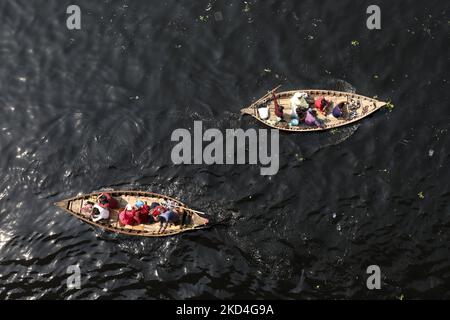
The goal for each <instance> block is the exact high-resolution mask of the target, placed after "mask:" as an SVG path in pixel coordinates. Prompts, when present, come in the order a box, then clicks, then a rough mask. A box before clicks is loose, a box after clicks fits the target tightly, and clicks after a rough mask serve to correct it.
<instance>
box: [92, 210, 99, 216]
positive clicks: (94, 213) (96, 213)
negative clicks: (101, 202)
mask: <svg viewBox="0 0 450 320" xmlns="http://www.w3.org/2000/svg"><path fill="white" fill-rule="evenodd" d="M92 214H93V215H94V216H97V215H99V214H100V210H98V208H94V209H92Z"/></svg>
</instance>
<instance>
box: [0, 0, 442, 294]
mask: <svg viewBox="0 0 450 320" xmlns="http://www.w3.org/2000/svg"><path fill="white" fill-rule="evenodd" d="M70 4H77V5H79V6H80V8H81V30H68V29H67V27H66V18H67V17H68V15H67V14H66V9H67V7H68V6H69V5H70ZM371 4H377V5H379V6H380V8H381V30H369V29H368V28H367V27H366V19H367V18H368V16H369V15H368V14H367V13H366V8H367V7H368V6H369V5H371ZM447 4H448V2H446V1H439V2H438V1H423V2H421V4H420V3H419V4H415V3H414V2H411V1H385V2H382V1H373V2H372V1H264V2H263V1H260V2H257V1H246V2H245V1H233V2H230V1H227V2H225V1H87V0H77V1H56V0H54V1H26V0H21V1H12V0H11V1H6V0H1V1H0V58H1V65H0V84H1V86H0V92H1V94H0V111H1V116H0V151H1V157H0V170H1V176H0V259H1V260H0V298H1V299H96V298H107V299H142V298H145V299H204V298H205V299H210V298H220V299H241V298H252V299H253V298H258V299H269V298H274V299H356V298H363V299H371V298H376V299H416V298H437V299H441V298H446V299H449V298H450V282H449V281H450V260H449V258H450V252H449V243H450V242H449V241H450V238H449V231H450V201H449V198H450V185H449V183H450V171H449V169H450V161H449V160H450V155H449V152H450V145H449V142H450V139H449V129H450V109H449V108H450V106H449V81H450V79H449V75H448V72H449V66H450V63H449V62H450V61H449V29H450V14H449V10H448V8H447ZM278 84H282V85H283V87H282V89H285V90H291V89H296V88H327V89H335V90H342V91H356V92H357V93H360V94H363V95H366V96H369V97H372V96H375V95H376V96H378V97H379V98H380V99H382V100H385V101H388V100H390V101H392V102H393V104H394V106H395V107H394V109H393V110H392V111H388V110H386V109H382V110H380V111H378V112H376V113H375V114H373V115H372V116H370V117H368V118H366V119H364V120H362V121H360V122H358V123H357V124H355V125H352V126H348V127H343V128H341V129H338V130H333V131H327V132H322V133H305V134H302V133H298V134H286V133H280V170H279V172H278V173H277V174H276V175H274V176H262V175H260V167H259V166H258V165H212V166H208V165H174V164H173V163H172V161H171V157H170V154H171V150H172V148H173V146H174V142H171V139H170V137H171V134H172V132H173V130H175V129H177V128H186V129H192V128H193V123H194V121H195V120H201V121H203V126H204V127H205V128H208V127H209V128H218V129H219V130H221V131H222V132H223V131H225V130H226V129H227V128H232V129H235V128H243V129H248V128H263V125H262V124H261V123H259V122H257V121H256V120H255V119H253V118H251V117H248V116H246V117H242V118H241V117H240V115H239V110H240V109H241V108H242V107H243V106H245V105H248V104H250V103H251V102H252V101H254V100H255V99H257V98H258V97H260V96H262V95H263V94H265V93H266V92H267V90H269V89H271V88H273V87H275V86H276V85H278ZM101 188H114V189H139V190H147V191H153V192H157V193H162V194H166V195H169V196H173V197H176V198H177V199H179V200H181V201H183V202H185V203H187V204H188V205H189V206H190V207H192V208H195V209H198V210H202V211H206V212H208V213H209V214H210V215H211V217H213V219H214V220H216V221H222V222H223V223H221V224H220V225H217V226H215V227H212V228H210V229H207V230H200V231H197V232H192V233H186V234H182V235H180V236H174V237H166V238H156V239H151V238H150V239H149V238H139V237H127V236H119V235H115V234H110V233H106V232H104V231H101V230H98V229H95V228H94V227H91V226H89V225H87V224H85V223H83V222H81V221H79V220H77V219H76V218H74V217H72V216H70V215H69V214H67V213H65V212H63V211H61V210H59V209H57V208H56V207H55V206H54V205H53V203H54V202H55V201H57V200H60V199H64V198H68V197H71V196H74V195H76V194H78V193H87V192H90V191H93V190H99V189H101ZM71 265H78V266H79V267H80V270H81V289H79V290H76V289H69V288H67V285H66V280H67V278H68V273H67V268H68V267H69V266H71ZM370 265H378V266H379V267H380V270H381V289H380V290H368V288H367V287H366V279H367V277H368V276H369V275H368V274H367V273H366V269H367V267H368V266H370Z"/></svg>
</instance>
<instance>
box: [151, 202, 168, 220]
mask: <svg viewBox="0 0 450 320" xmlns="http://www.w3.org/2000/svg"><path fill="white" fill-rule="evenodd" d="M152 205H153V204H152ZM166 210H167V208H166V207H165V206H164V205H162V204H158V205H157V206H155V207H154V208H153V209H152V210H151V214H152V216H153V217H154V218H156V217H158V216H159V215H160V214H161V213H163V212H164V211H166Z"/></svg>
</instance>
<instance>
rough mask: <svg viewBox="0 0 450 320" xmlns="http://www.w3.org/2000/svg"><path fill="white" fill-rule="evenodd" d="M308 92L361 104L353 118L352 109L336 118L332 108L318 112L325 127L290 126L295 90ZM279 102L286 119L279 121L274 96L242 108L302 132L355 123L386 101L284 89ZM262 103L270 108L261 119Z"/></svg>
mask: <svg viewBox="0 0 450 320" xmlns="http://www.w3.org/2000/svg"><path fill="white" fill-rule="evenodd" d="M299 91H300V92H306V93H308V95H309V97H311V98H313V99H316V98H318V97H324V98H325V99H327V100H329V101H332V102H333V105H336V104H338V103H340V102H344V101H345V102H352V103H353V104H355V105H359V107H358V108H355V109H354V110H352V118H351V119H350V118H349V115H350V114H351V111H350V110H346V112H345V116H344V118H342V119H336V118H335V117H333V115H332V114H331V110H328V112H326V113H325V114H322V113H320V112H318V113H317V117H318V118H319V120H321V121H322V122H323V123H324V128H318V127H311V126H307V125H306V124H304V123H303V124H300V125H298V126H290V125H289V123H290V121H291V111H292V110H291V104H290V98H291V97H292V96H293V95H294V93H295V92H299ZM275 96H276V97H277V101H278V104H279V105H281V106H283V107H284V110H283V118H284V121H282V122H278V121H277V119H276V116H275V109H274V103H273V100H272V96H271V95H270V96H267V97H266V98H264V99H261V100H260V101H259V102H258V103H257V104H253V105H251V106H250V107H248V108H244V109H242V110H241V112H242V113H245V114H249V115H251V116H253V117H255V118H256V119H258V120H259V121H261V122H262V123H264V124H266V125H268V126H270V127H273V128H276V129H280V130H285V131H293V132H301V131H320V130H327V129H332V128H337V127H340V126H344V125H347V124H350V123H354V122H356V121H359V120H360V119H362V118H364V117H366V116H368V115H369V114H371V113H373V112H375V111H376V110H378V109H379V108H381V107H382V106H384V105H385V104H386V103H385V102H383V101H379V100H376V99H372V98H369V97H365V96H361V95H358V94H354V93H349V92H340V91H332V90H311V89H308V90H293V91H284V92H280V93H276V94H275ZM260 105H267V106H268V108H269V119H261V118H260V117H259V114H258V112H257V107H258V106H260Z"/></svg>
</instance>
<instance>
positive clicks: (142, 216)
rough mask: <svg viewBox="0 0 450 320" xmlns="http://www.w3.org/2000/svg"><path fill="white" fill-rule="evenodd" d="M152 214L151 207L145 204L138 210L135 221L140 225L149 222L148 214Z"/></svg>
mask: <svg viewBox="0 0 450 320" xmlns="http://www.w3.org/2000/svg"><path fill="white" fill-rule="evenodd" d="M149 213H150V207H149V206H148V205H146V204H144V205H143V206H142V207H140V208H139V209H137V210H136V213H135V216H134V217H135V220H137V223H138V224H141V223H146V222H148V214H149Z"/></svg>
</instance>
